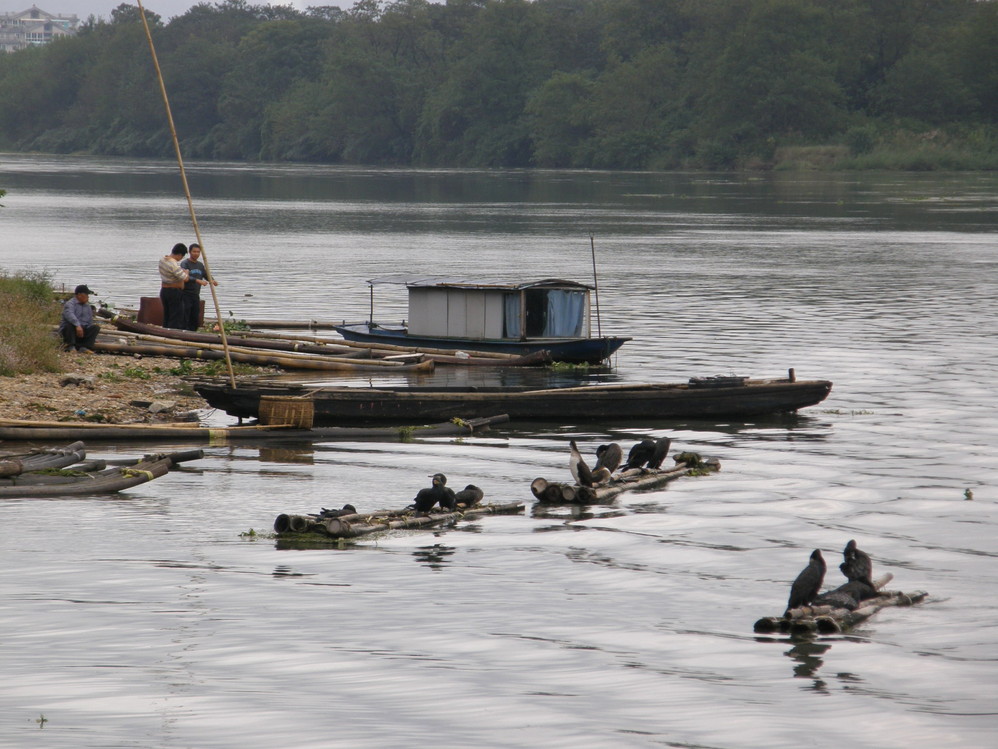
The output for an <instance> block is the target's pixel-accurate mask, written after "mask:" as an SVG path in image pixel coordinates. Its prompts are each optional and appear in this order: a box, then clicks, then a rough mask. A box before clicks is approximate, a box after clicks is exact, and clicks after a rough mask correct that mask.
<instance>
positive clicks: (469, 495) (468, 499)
mask: <svg viewBox="0 0 998 749" xmlns="http://www.w3.org/2000/svg"><path fill="white" fill-rule="evenodd" d="M484 496H485V492H483V491H482V490H481V489H479V488H478V487H477V486H475V485H474V484H468V485H467V486H466V487H464V488H463V489H462V490H461V491H459V492H456V493H455V494H454V499H455V500H456V501H457V503H458V504H459V505H464V506H465V507H471V506H472V505H477V504H478V503H479V502H481V501H482V498H483V497H484Z"/></svg>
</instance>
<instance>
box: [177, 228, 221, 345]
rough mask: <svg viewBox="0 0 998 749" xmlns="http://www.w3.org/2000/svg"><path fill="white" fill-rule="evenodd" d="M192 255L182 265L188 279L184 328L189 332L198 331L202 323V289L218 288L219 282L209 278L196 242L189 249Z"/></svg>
mask: <svg viewBox="0 0 998 749" xmlns="http://www.w3.org/2000/svg"><path fill="white" fill-rule="evenodd" d="M188 252H190V255H189V256H188V257H187V259H186V260H184V261H182V262H181V263H180V267H181V268H183V269H184V270H186V271H187V275H188V279H187V283H185V284H184V327H185V328H187V330H197V329H198V323H200V322H201V287H202V286H207V285H208V284H209V283H210V284H211V285H212V286H218V281H216V280H215V279H214V278H211V279H209V278H208V271H207V270H206V269H205V267H204V263H202V262H201V245H199V244H197V243H196V242H195V243H194V244H192V245H191V246H190V247H189V248H188Z"/></svg>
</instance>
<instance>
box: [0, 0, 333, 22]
mask: <svg viewBox="0 0 998 749" xmlns="http://www.w3.org/2000/svg"><path fill="white" fill-rule="evenodd" d="M125 1H126V0H0V13H19V12H20V11H22V10H27V9H28V8H30V7H31V6H32V5H37V6H38V7H39V8H41V9H42V10H44V11H45V12H47V13H51V14H53V15H59V14H62V13H66V14H71V13H75V14H76V15H77V16H78V17H79V19H80V20H81V21H85V20H86V19H87V18H89V17H90V16H91V15H94V16H97V17H98V18H103V19H105V20H110V19H111V11H112V10H114V9H115V8H117V7H118V6H119V5H121V3H122V2H125ZM127 2H128V4H129V5H138V2H137V0H127ZM248 3H249V4H250V5H293V6H294V7H296V8H299V9H301V10H304V9H305V8H307V7H309V6H310V5H338V6H339V7H341V8H342V9H343V10H346V9H347V8H352V7H353V0H287V2H272V3H266V2H265V0H248ZM197 4H198V3H197V1H196V0H142V7H143V8H145V9H146V10H147V11H149V12H150V13H157V14H158V15H159V16H160V17H161V18H162V19H163V20H164V21H169V20H170V19H171V18H174V17H175V16H182V15H183V14H184V13H186V12H187V9H188V8H190V7H191V6H193V5H197ZM210 4H211V5H214V4H215V3H214V0H211V2H210Z"/></svg>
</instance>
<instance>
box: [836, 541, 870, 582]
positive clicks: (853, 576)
mask: <svg viewBox="0 0 998 749" xmlns="http://www.w3.org/2000/svg"><path fill="white" fill-rule="evenodd" d="M842 559H843V560H844V561H843V562H842V564H840V565H839V569H840V570H842V574H843V575H845V576H846V579H848V580H849V581H850V582H851V581H853V580H858V581H859V582H861V583H866V584H867V585H869V586H870V587H871V588H872V587H873V579H872V577H871V575H872V574H873V562H871V561H870V555H869V554H867V553H866V552H865V551H860V550H859V549H858V548H856V542H855V541H850V542H849V543H847V544H846V547H845V549H843V550H842Z"/></svg>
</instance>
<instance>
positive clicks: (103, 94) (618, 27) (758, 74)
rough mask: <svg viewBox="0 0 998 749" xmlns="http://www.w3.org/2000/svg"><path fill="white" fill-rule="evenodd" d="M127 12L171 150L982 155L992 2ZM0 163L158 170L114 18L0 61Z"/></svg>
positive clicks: (988, 114) (409, 1) (568, 158)
mask: <svg viewBox="0 0 998 749" xmlns="http://www.w3.org/2000/svg"><path fill="white" fill-rule="evenodd" d="M147 18H148V20H149V23H150V26H151V28H152V33H153V37H154V41H155V44H156V49H157V54H158V57H159V60H160V63H161V66H162V69H163V73H164V77H165V79H166V85H167V88H168V92H169V94H170V99H171V106H172V110H173V114H174V119H175V121H176V124H177V129H178V134H179V136H180V138H181V140H182V147H183V149H184V152H185V153H186V154H187V155H189V156H191V157H201V158H222V159H248V160H256V159H269V160H292V161H326V162H350V163H372V164H373V163H382V164H420V165H466V166H499V167H519V166H548V167H590V168H626V169H646V168H672V167H677V166H698V167H729V166H732V165H736V164H739V163H744V162H745V161H747V160H755V161H759V160H761V161H765V160H767V159H769V158H770V157H771V156H772V154H773V152H774V150H775V149H777V148H778V147H780V146H785V145H815V144H829V143H839V144H844V145H848V146H849V147H850V148H852V149H853V150H854V151H855V152H861V151H863V150H864V149H866V148H869V147H870V145H871V144H872V143H873V142H875V141H876V139H877V138H882V137H889V134H890V133H891V132H895V131H901V130H904V131H910V132H920V131H929V130H933V129H935V130H939V129H947V130H949V131H952V132H953V133H957V134H958V133H964V134H966V133H971V132H972V133H973V134H974V136H973V137H974V138H976V142H977V143H978V145H979V146H980V145H982V144H983V146H984V147H986V148H990V149H994V148H995V146H994V143H995V141H996V140H998V138H996V136H995V133H996V129H995V128H996V125H998V122H996V119H998V3H996V2H994V1H992V0H983V1H976V0H534V1H533V2H530V1H528V0H448V2H446V4H440V3H432V2H427V0H394V1H390V2H389V1H386V0H361V2H359V3H357V4H356V5H355V6H354V7H353V8H352V9H350V10H348V11H341V10H339V9H338V8H335V7H330V6H322V7H315V8H309V9H308V10H307V11H304V12H302V11H297V10H295V9H294V8H292V7H291V6H269V5H262V6H255V5H251V4H249V3H247V2H245V0H223V1H222V2H218V3H216V4H214V5H212V4H209V3H201V4H200V5H196V6H194V7H192V8H191V9H190V10H188V11H187V12H186V13H185V14H183V15H181V16H178V17H176V18H173V19H171V20H170V22H169V23H164V22H163V21H162V19H161V18H160V17H159V16H157V15H156V14H155V13H150V12H147ZM0 147H6V148H13V149H25V150H27V149H35V150H45V151H90V152H93V153H100V154H122V155H137V156H165V155H169V154H170V152H171V146H170V143H169V138H168V136H167V128H166V122H165V118H164V116H163V111H162V103H161V101H160V98H159V94H158V88H157V84H156V82H155V80H154V75H153V69H152V65H151V62H150V59H149V50H148V45H147V44H146V41H145V36H144V31H143V29H142V25H141V22H140V17H139V11H138V9H137V8H136V7H135V6H132V5H128V4H122V5H119V6H118V7H117V8H115V9H114V10H113V11H112V12H111V19H110V20H109V21H104V20H99V19H94V18H93V17H91V19H89V20H88V21H87V22H86V23H85V24H84V25H83V27H82V29H81V31H80V33H79V34H78V35H77V36H76V37H72V38H67V39H62V40H58V41H55V42H52V43H51V44H49V45H47V46H45V47H41V48H32V49H27V50H24V51H21V52H17V53H13V54H7V55H0Z"/></svg>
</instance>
